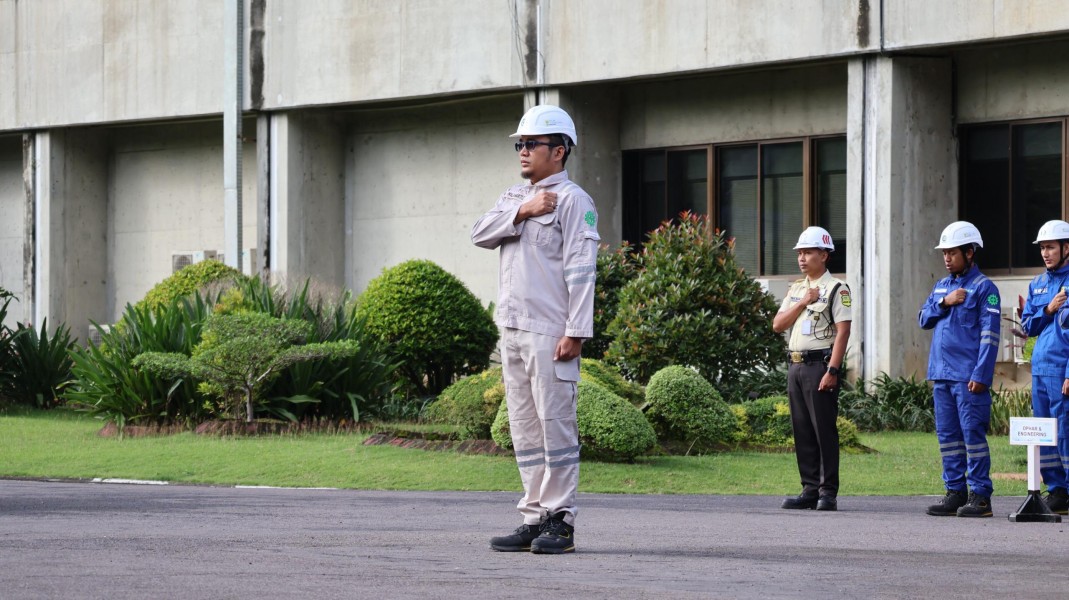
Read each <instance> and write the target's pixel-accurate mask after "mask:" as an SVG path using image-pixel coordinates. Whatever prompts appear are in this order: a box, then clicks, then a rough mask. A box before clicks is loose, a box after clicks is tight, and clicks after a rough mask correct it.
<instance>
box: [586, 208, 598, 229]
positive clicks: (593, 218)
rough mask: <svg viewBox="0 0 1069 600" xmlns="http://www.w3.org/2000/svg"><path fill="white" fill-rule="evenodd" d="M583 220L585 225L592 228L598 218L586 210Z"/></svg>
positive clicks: (592, 212)
mask: <svg viewBox="0 0 1069 600" xmlns="http://www.w3.org/2000/svg"><path fill="white" fill-rule="evenodd" d="M583 220H584V221H586V224H587V225H590V226H591V227H593V226H594V223H597V222H598V216H597V215H595V214H594V211H592V210H588V211H586V214H585V215H583Z"/></svg>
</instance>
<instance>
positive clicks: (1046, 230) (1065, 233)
mask: <svg viewBox="0 0 1069 600" xmlns="http://www.w3.org/2000/svg"><path fill="white" fill-rule="evenodd" d="M1061 240H1069V223H1066V222H1065V221H1059V220H1057V219H1055V220H1053V221H1047V222H1046V223H1044V224H1043V226H1042V227H1040V228H1039V233H1038V234H1036V241H1034V242H1032V243H1033V244H1038V243H1040V242H1060V241H1061Z"/></svg>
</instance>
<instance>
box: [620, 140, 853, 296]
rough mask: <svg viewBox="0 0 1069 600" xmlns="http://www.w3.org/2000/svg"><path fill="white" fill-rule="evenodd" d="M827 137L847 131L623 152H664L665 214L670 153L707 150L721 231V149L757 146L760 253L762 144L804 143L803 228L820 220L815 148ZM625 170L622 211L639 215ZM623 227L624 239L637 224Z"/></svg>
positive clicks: (708, 206) (708, 195) (714, 217)
mask: <svg viewBox="0 0 1069 600" xmlns="http://www.w3.org/2000/svg"><path fill="white" fill-rule="evenodd" d="M828 139H843V140H845V139H846V133H845V132H844V133H827V134H819V135H804V136H792V137H782V138H768V139H760V140H741V141H732V142H723V143H709V144H687V145H681V146H662V147H656V148H633V149H629V150H624V151H623V154H624V156H625V157H627V156H639V157H642V158H645V157H647V156H648V155H650V154H652V153H656V152H659V153H661V155H662V160H663V167H664V173H665V178H664V182H663V186H664V187H663V190H662V194H663V197H664V205H663V208H664V213H665V214H666V215H667V214H668V203H669V201H670V195H669V190H668V186H669V183H670V182H671V178H670V177H669V176H668V174H669V155H670V154H672V153H675V152H693V151H695V150H705V168H706V174H707V177H706V189H705V214H706V215H707V216H708V217H709V223H710V226H711V227H712V228H713V229H715V230H719V229H721V223H720V211H719V191H720V171H719V169H717V165H718V164H719V158H720V151H721V150H722V149H725V148H740V147H746V146H756V147H757V190H756V194H757V215H758V223H759V226H758V228H757V236H758V239H757V248H758V249H759V250H758V251H759V252H762V250H760V249H761V248H763V245H762V243H761V242H762V240H763V237H762V236H763V235H764V234H763V229H764V228H763V227H762V226H760V223H761V222H762V220H763V218H764V206H763V204H764V199H763V197H762V196H763V194H762V192H763V186H764V182H763V181H762V179H763V178H762V173H763V165H762V157H763V156H764V155H763V154H762V147H763V146H774V145H778V144H790V143H796V142H801V144H802V174H803V175H802V176H803V178H804V179H805V181H804V182H803V185H802V223H803V227H809V226H811V225H813V224H814V223H815V221H816V220H817V219H819V217H820V216H819V215H817V214H816V213H817V211H818V207H817V202H816V195H817V189H816V188H817V177H816V173H815V172H814V171H813V169H814V168H815V167H816V162H815V161H816V159H815V151H814V147H815V145H816V144H817V143H818V142H819V141H821V140H828ZM625 160H626V159H625ZM624 171H625V174H624V190H625V192H624V202H623V205H624V206H623V212H624V214H625V215H627V214H629V213H633V212H637V213H638V214H641V212H642V206H641V204H640V203H639V204H638V205H637V206H634V205H632V206H628V204H629V203H632V202H633V201H634V199H635V197H636V196H634V195H629V194H628V192H627V191H626V190H628V183H629V181H628V179H627V177H628V173H627V169H626V168H625V169H624ZM639 180H640V181H641V179H639ZM847 202H848V203H849V198H848V199H847ZM674 217H675V215H670V216H668V217H667V218H674ZM627 218H628V220H630V219H634V218H635V217H634V215H632V216H630V217H627ZM638 220H639V221H641V218H639V219H638ZM639 227H640V228H641V223H639ZM623 229H624V234H625V239H628V236H627V234H630V233H633V229H634V226H633V225H632V224H631V223H628V224H627V225H624V227H623ZM647 233H649V232H648V231H642V232H641V233H640V236H642V238H643V239H644V236H645V235H646V234H647ZM799 233H801V232H799ZM632 243H633V244H635V245H637V246H641V244H642V242H641V241H637V240H632ZM757 264H758V265H759V266H762V265H763V264H764V262H763V256H761V255H760V254H759V255H758V256H757ZM833 275H842V274H841V273H834V274H833ZM750 276H751V277H754V278H759V279H770V280H784V279H789V280H794V279H797V278H798V274H797V273H795V274H786V275H783V274H780V275H765V274H750Z"/></svg>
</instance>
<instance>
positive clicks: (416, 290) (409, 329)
mask: <svg viewBox="0 0 1069 600" xmlns="http://www.w3.org/2000/svg"><path fill="white" fill-rule="evenodd" d="M357 306H358V308H357V314H358V316H359V317H361V318H362V319H364V320H365V322H366V323H367V328H368V330H369V331H370V332H371V333H373V334H375V335H376V336H378V338H379V339H380V340H381V341H382V342H384V343H385V344H386V345H387V346H388V347H389V348H390V349H391V350H392V351H393V352H394V353H395V355H396V356H397V357H398V358H399V359H400V360H401V361H402V365H401V367H400V371H401V372H402V373H403V374H404V376H405V380H406V381H407V383H408V385H410V386H411V389H412V390H413V391H414V392H415V393H416V394H418V395H420V396H424V397H426V396H433V395H437V394H438V393H440V392H441V391H442V390H444V389H445V388H446V387H447V386H448V385H449V384H451V383H452V382H453V380H454V379H455V378H456V377H457V376H458V375H459V376H463V375H471V374H475V373H478V372H480V371H482V370H484V369H485V368H486V367H487V366H488V365H489V363H490V353H491V352H492V351H493V349H494V345H495V344H496V343H497V327H496V326H495V325H494V321H493V319H492V318H491V317H490V314H489V312H487V310H486V309H485V308H484V307H483V306H482V305H481V304H479V300H478V299H477V298H476V297H475V295H474V294H472V293H471V291H469V290H468V288H467V286H465V285H464V284H463V283H462V282H461V281H460V280H459V279H457V278H456V277H455V276H453V275H452V274H450V273H448V272H446V271H445V270H444V269H442V268H441V267H439V266H438V265H436V264H434V263H433V262H431V261H428V260H410V261H407V262H403V263H401V264H399V265H397V266H395V267H392V268H389V269H386V270H384V271H383V272H382V274H381V275H379V276H378V277H376V278H375V279H373V280H372V281H371V282H370V283H369V284H368V287H367V289H366V290H364V293H363V294H362V295H361V296H360V298H359V300H358V302H357Z"/></svg>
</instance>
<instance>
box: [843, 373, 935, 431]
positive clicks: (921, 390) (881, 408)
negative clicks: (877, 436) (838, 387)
mask: <svg viewBox="0 0 1069 600" xmlns="http://www.w3.org/2000/svg"><path fill="white" fill-rule="evenodd" d="M872 387H873V392H872V393H867V392H865V390H864V386H863V385H858V386H857V388H856V389H854V390H843V391H842V392H840V394H839V407H840V412H841V414H842V415H843V416H845V417H846V418H848V419H850V420H851V421H853V422H854V423H855V424H856V425H857V426H858V427H859V428H860V429H861V430H862V431H921V432H928V431H934V430H935V404H934V402H933V399H932V388H931V387H929V385H928V382H926V381H923V380H922V381H917V379H916V378H915V377H913V376H912V375H911V376H910V377H909V378H904V377H899V378H892V377H890V376H889V375H887V374H886V373H880V375H879V376H877V378H876V380H875V381H874V382H873V384H872Z"/></svg>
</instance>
